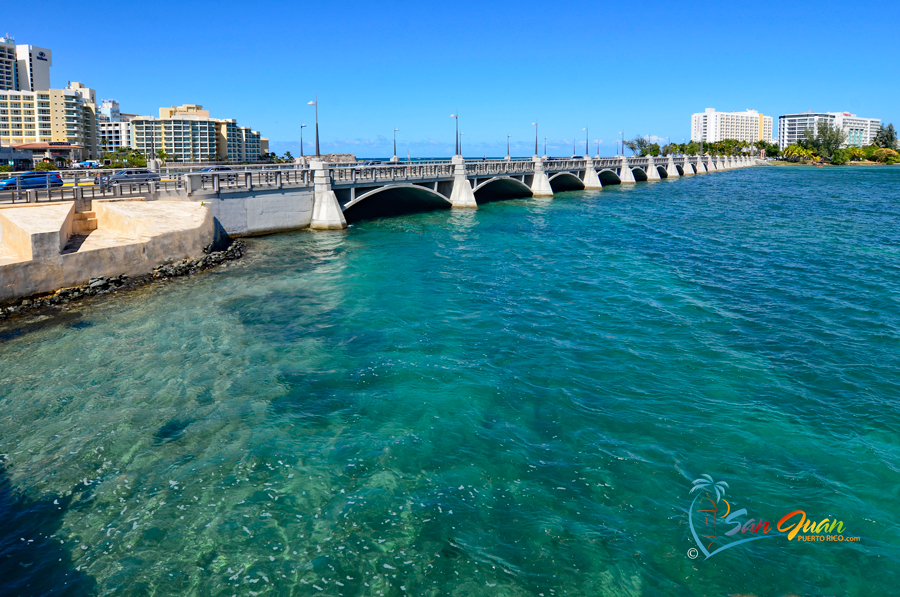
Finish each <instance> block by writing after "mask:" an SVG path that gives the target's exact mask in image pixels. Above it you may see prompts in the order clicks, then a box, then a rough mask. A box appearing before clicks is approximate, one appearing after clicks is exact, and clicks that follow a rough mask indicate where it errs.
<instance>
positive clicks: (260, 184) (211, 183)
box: [184, 168, 315, 193]
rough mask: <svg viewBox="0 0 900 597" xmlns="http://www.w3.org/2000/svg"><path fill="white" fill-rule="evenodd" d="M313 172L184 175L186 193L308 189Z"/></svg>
mask: <svg viewBox="0 0 900 597" xmlns="http://www.w3.org/2000/svg"><path fill="white" fill-rule="evenodd" d="M314 174H315V171H314V170H310V169H308V168H304V169H287V170H235V171H233V172H192V173H190V174H185V175H184V179H185V180H186V184H185V187H186V189H187V191H188V193H193V192H196V191H216V192H218V191H223V190H241V189H248V190H249V189H253V188H282V187H309V186H312V185H313V184H314V180H313V178H314Z"/></svg>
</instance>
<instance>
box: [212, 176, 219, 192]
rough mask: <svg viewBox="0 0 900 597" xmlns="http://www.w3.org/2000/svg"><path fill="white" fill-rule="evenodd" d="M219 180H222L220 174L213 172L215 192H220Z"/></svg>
mask: <svg viewBox="0 0 900 597" xmlns="http://www.w3.org/2000/svg"><path fill="white" fill-rule="evenodd" d="M219 182H220V181H219V175H218V174H213V177H212V187H213V192H214V193H218V192H219Z"/></svg>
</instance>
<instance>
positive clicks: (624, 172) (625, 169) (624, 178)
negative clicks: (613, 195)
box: [619, 152, 637, 184]
mask: <svg viewBox="0 0 900 597" xmlns="http://www.w3.org/2000/svg"><path fill="white" fill-rule="evenodd" d="M623 153H624V152H623ZM619 168H620V172H619V180H620V181H621V182H620V183H619V184H636V183H637V181H636V180H635V179H634V172H632V171H631V166H629V165H628V158H626V157H625V156H624V155H623V156H622V165H621V166H619Z"/></svg>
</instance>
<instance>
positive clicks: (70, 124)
mask: <svg viewBox="0 0 900 597" xmlns="http://www.w3.org/2000/svg"><path fill="white" fill-rule="evenodd" d="M30 143H57V144H58V143H64V144H69V145H77V146H80V147H82V148H83V149H81V150H80V151H76V152H74V153H72V155H73V156H74V158H75V159H77V160H85V159H96V158H97V157H98V155H99V147H98V135H97V114H96V93H95V92H94V90H93V89H90V88H89V87H85V86H84V85H82V84H81V83H77V82H72V83H70V84H69V86H68V87H66V88H65V89H47V90H44V91H12V90H4V91H0V145H12V146H16V145H25V144H30Z"/></svg>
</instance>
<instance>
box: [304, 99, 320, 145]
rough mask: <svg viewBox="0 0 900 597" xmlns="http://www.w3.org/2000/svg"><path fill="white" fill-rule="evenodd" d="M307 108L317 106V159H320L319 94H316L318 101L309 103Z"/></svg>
mask: <svg viewBox="0 0 900 597" xmlns="http://www.w3.org/2000/svg"><path fill="white" fill-rule="evenodd" d="M306 105H307V106H315V107H316V157H319V155H320V154H319V94H318V93H317V94H316V99H315V100H313V101H311V102H307V104H306Z"/></svg>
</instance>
